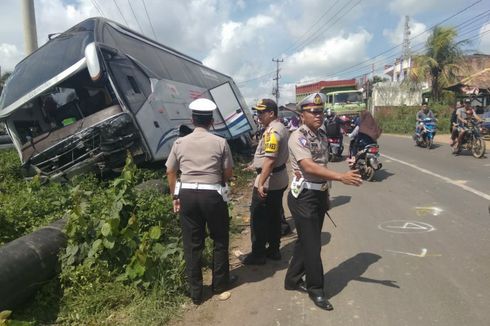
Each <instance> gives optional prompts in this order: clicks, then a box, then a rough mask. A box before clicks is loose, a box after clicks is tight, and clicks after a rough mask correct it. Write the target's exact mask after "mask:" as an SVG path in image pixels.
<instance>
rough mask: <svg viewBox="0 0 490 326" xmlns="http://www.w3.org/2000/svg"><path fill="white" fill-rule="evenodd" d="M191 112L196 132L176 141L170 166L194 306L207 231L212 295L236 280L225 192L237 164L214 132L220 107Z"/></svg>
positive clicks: (193, 106) (205, 103)
mask: <svg viewBox="0 0 490 326" xmlns="http://www.w3.org/2000/svg"><path fill="white" fill-rule="evenodd" d="M189 109H190V110H191V111H192V123H193V124H194V126H195V129H194V131H193V132H192V133H190V134H188V135H186V136H184V137H181V138H178V139H177V140H176V141H175V143H174V144H173V146H172V149H171V150H170V154H169V156H168V159H167V162H166V166H167V176H168V183H169V187H170V191H171V193H172V194H173V197H174V198H173V208H174V212H176V213H179V217H180V224H181V227H182V236H183V244H184V259H185V263H186V276H187V282H188V285H189V294H190V297H191V299H192V301H193V302H194V303H195V304H200V303H201V302H202V299H203V293H202V292H203V278H202V251H203V249H204V240H205V237H206V226H207V228H208V230H209V235H210V237H211V239H212V240H213V258H212V291H213V293H215V294H217V293H221V292H223V291H225V290H227V289H228V287H229V285H230V284H231V283H232V282H234V281H235V280H236V276H233V277H232V276H230V272H229V260H228V246H229V233H228V232H229V215H228V206H227V203H226V200H227V199H226V198H225V197H226V196H225V195H226V192H225V190H226V188H225V187H224V186H225V183H226V182H227V181H228V180H229V179H230V178H231V176H232V173H233V171H232V167H233V159H232V156H231V151H230V148H229V146H228V144H227V142H226V140H225V139H224V138H221V137H218V136H216V135H213V134H212V133H210V132H209V128H210V127H211V126H212V124H213V110H214V109H216V105H215V104H214V103H213V102H212V101H210V100H208V99H203V98H200V99H197V100H194V101H193V102H191V103H190V105H189ZM179 170H180V171H181V175H180V180H177V172H178V171H179Z"/></svg>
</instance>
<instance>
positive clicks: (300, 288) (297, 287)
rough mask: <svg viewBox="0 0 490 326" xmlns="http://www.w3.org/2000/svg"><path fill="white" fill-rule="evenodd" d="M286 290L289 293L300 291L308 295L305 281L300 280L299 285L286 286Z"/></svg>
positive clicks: (286, 284)
mask: <svg viewBox="0 0 490 326" xmlns="http://www.w3.org/2000/svg"><path fill="white" fill-rule="evenodd" d="M284 289H286V290H288V291H299V292H303V293H307V292H308V289H307V288H306V283H305V281H303V280H300V281H299V283H298V284H288V283H285V284H284Z"/></svg>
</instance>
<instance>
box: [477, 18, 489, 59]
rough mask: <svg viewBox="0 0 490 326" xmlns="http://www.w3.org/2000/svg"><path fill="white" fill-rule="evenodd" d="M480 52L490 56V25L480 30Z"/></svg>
mask: <svg viewBox="0 0 490 326" xmlns="http://www.w3.org/2000/svg"><path fill="white" fill-rule="evenodd" d="M478 50H479V51H480V52H481V53H485V54H490V24H486V25H484V26H483V27H482V28H481V29H480V44H479V47H478Z"/></svg>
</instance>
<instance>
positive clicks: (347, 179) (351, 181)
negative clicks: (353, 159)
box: [340, 170, 362, 186]
mask: <svg viewBox="0 0 490 326" xmlns="http://www.w3.org/2000/svg"><path fill="white" fill-rule="evenodd" d="M340 182H342V183H343V184H345V185H350V186H360V185H361V184H362V178H361V175H360V174H359V170H352V171H348V172H346V173H344V174H342V176H341V179H340Z"/></svg>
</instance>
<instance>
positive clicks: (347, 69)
mask: <svg viewBox="0 0 490 326" xmlns="http://www.w3.org/2000/svg"><path fill="white" fill-rule="evenodd" d="M480 2H481V0H479V1H476V2H474V3H473V4H471V5H469V6H467V7H465V8H463V9H462V10H460V11H458V12H457V13H455V14H453V15H452V16H450V17H448V18H446V19H444V20H442V21H441V22H439V23H437V24H434V25H432V26H431V27H430V28H428V29H426V30H425V31H423V32H421V33H419V34H417V35H415V36H414V37H412V38H410V40H413V39H415V38H417V37H419V36H420V35H423V34H424V33H426V32H428V31H430V30H432V29H433V28H434V27H436V26H438V25H440V24H442V23H444V22H446V21H448V20H450V19H452V18H454V17H455V16H457V15H459V14H461V13H463V12H464V11H466V10H468V9H469V8H471V7H473V6H475V5H476V4H478V3H480ZM400 46H401V44H398V45H396V46H394V47H391V48H389V49H388V50H385V51H383V52H381V53H379V54H377V55H375V56H373V57H371V58H369V59H367V60H364V61H362V62H360V63H357V64H355V65H352V66H350V67H347V68H345V69H343V70H341V71H340V72H336V73H333V74H330V75H328V76H335V75H338V74H341V73H343V72H346V71H349V70H350V69H352V68H354V67H357V66H361V65H362V64H364V63H368V62H370V61H371V60H373V59H375V58H377V57H380V56H381V55H383V54H386V53H389V52H391V51H393V50H394V49H397V48H398V47H400Z"/></svg>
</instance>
